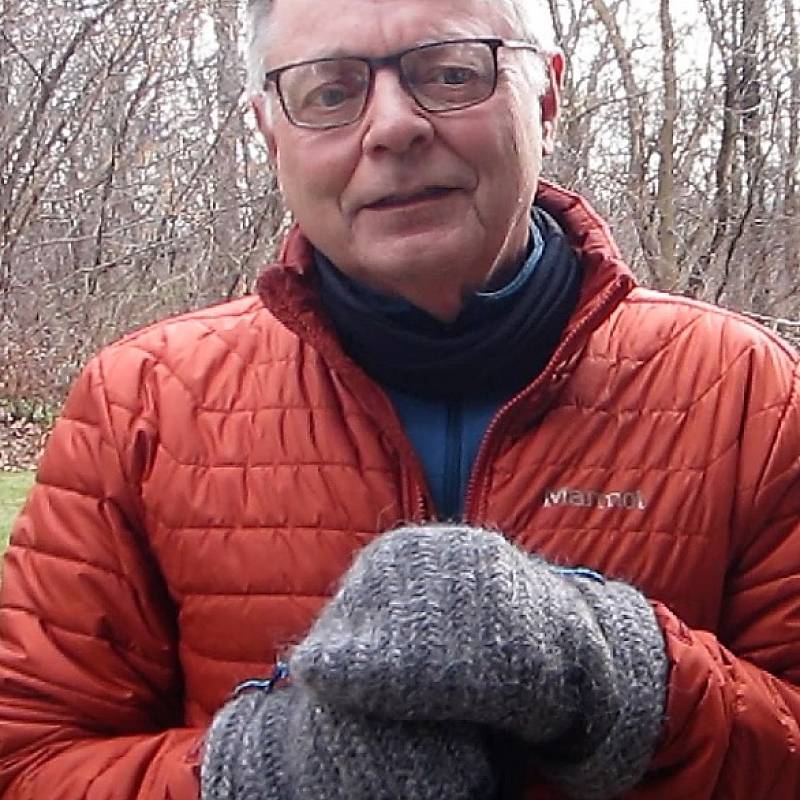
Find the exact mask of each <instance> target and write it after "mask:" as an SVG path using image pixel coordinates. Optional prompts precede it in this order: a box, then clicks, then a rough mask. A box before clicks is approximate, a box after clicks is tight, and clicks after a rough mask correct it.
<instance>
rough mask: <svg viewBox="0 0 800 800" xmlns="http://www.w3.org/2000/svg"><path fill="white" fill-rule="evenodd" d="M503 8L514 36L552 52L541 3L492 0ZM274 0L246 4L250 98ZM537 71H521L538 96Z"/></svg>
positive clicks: (540, 70) (258, 80)
mask: <svg viewBox="0 0 800 800" xmlns="http://www.w3.org/2000/svg"><path fill="white" fill-rule="evenodd" d="M493 2H499V3H501V4H502V5H503V6H504V9H503V13H504V15H505V16H506V17H507V18H508V20H509V22H510V23H511V25H512V27H513V29H514V30H515V31H518V33H517V35H518V36H519V37H520V38H522V39H524V40H525V41H528V42H531V43H532V44H535V45H537V46H538V47H540V48H541V49H542V50H543V51H545V52H551V51H552V50H554V49H555V44H554V39H553V29H552V24H551V18H550V10H549V8H548V7H547V4H546V2H545V0H493ZM274 5H275V0H248V4H247V26H248V31H247V90H248V94H250V95H254V94H256V93H258V92H260V91H261V89H262V88H263V81H264V71H265V65H264V54H265V53H266V52H267V42H268V41H269V37H270V27H271V20H270V14H271V12H272V8H273V6H274ZM536 64H537V68H536V69H530V70H527V69H526V70H525V73H526V76H527V77H528V79H529V80H530V81H531V83H532V85H533V86H534V88H535V89H536V90H537V92H538V93H539V94H542V93H543V92H544V90H545V89H546V87H547V76H546V74H545V70H544V65H543V63H542V61H541V59H536Z"/></svg>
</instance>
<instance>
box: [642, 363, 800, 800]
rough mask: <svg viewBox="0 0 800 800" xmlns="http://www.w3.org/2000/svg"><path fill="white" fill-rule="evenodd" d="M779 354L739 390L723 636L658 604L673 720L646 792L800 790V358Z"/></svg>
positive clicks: (698, 794) (779, 793) (780, 793)
mask: <svg viewBox="0 0 800 800" xmlns="http://www.w3.org/2000/svg"><path fill="white" fill-rule="evenodd" d="M776 349H777V348H776ZM772 355H773V359H770V358H769V356H768V357H767V361H772V363H767V364H762V367H764V368H763V369H756V370H755V371H754V372H753V373H752V374H753V378H752V381H751V384H750V385H749V386H746V387H741V386H739V387H737V390H738V391H743V390H744V391H745V392H746V393H747V396H748V401H747V402H748V407H749V412H748V414H747V415H746V419H745V420H744V422H743V424H742V426H741V429H740V432H739V434H738V445H737V446H738V447H739V448H740V449H739V458H738V463H739V475H738V486H737V492H736V501H735V509H734V511H733V516H732V520H731V530H732V539H731V555H732V558H731V560H730V563H729V566H728V575H727V581H726V587H725V595H724V597H723V600H722V604H721V607H720V619H719V624H718V629H717V632H716V635H714V634H712V633H710V632H707V631H702V630H691V629H689V628H688V627H687V626H686V625H685V624H684V623H683V622H682V621H681V620H679V619H678V618H677V617H676V616H675V615H674V614H672V613H671V612H670V611H669V610H668V609H667V608H665V607H664V606H662V605H659V604H655V605H656V614H657V616H658V618H659V620H660V623H661V625H662V628H663V630H664V633H665V637H666V642H667V650H668V656H669V659H670V662H671V678H670V684H669V689H668V704H667V725H666V732H665V736H664V737H663V742H662V746H661V747H660V749H659V751H658V753H657V754H656V758H655V762H654V764H653V768H652V770H651V773H650V777H649V778H648V780H647V781H646V782H645V784H643V785H642V787H641V793H640V792H639V791H637V792H636V793H635V796H637V797H641V798H645V797H647V798H652V797H659V798H660V797H665V796H670V797H680V798H684V800H687V799H688V798H691V799H692V800H694V799H695V798H697V799H698V800H700V798H725V800H760V799H761V798H764V799H765V800H766V798H772V799H773V800H778V799H780V800H783V798H786V800H788V798H795V797H800V376H798V365H797V359H796V357H795V358H793V359H786V358H780V357H777V356H780V355H785V353H774V352H773V354H772ZM666 786H668V787H669V793H668V794H662V793H660V791H659V789H660V788H665V787H666Z"/></svg>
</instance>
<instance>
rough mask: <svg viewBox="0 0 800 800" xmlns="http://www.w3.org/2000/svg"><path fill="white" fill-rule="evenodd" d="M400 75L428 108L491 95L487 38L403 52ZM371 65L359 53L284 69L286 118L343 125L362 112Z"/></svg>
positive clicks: (491, 63) (492, 81)
mask: <svg viewBox="0 0 800 800" xmlns="http://www.w3.org/2000/svg"><path fill="white" fill-rule="evenodd" d="M398 61H399V69H400V75H401V80H402V82H403V84H404V86H405V87H406V88H407V89H408V91H409V92H410V93H411V95H412V96H413V97H414V99H415V100H416V101H417V103H418V104H419V105H420V106H421V107H422V108H424V109H425V110H427V111H450V110H455V109H458V108H466V107H467V106H470V105H475V104H476V103H480V102H482V101H483V100H486V99H487V98H488V97H490V96H491V94H492V92H493V91H494V88H495V81H496V75H495V73H496V67H495V56H494V52H493V50H492V47H491V46H490V45H489V44H487V43H486V42H442V43H438V44H433V45H422V46H421V47H418V48H415V49H413V50H409V51H407V52H406V53H403V54H402V55H401V56H400V58H399V59H398ZM371 69H372V68H371V66H370V64H369V62H368V61H367V60H364V59H360V58H332V59H322V60H319V61H312V62H307V63H304V64H297V65H295V66H291V67H288V68H287V69H285V70H284V71H283V72H282V73H281V75H280V78H279V82H278V88H279V91H280V94H281V98H282V100H283V104H284V107H285V109H286V113H287V114H288V116H289V118H290V119H291V120H292V121H293V122H295V123H296V124H298V125H305V126H307V127H314V128H328V127H336V126H339V125H347V124H349V123H350V122H354V121H355V120H356V119H358V117H359V116H360V115H361V113H362V111H363V110H364V106H365V105H366V102H367V97H368V94H369V88H370V83H371V74H370V73H371Z"/></svg>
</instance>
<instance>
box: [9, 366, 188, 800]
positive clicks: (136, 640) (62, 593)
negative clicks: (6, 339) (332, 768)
mask: <svg viewBox="0 0 800 800" xmlns="http://www.w3.org/2000/svg"><path fill="white" fill-rule="evenodd" d="M102 371H103V368H102V364H101V361H100V360H99V359H96V360H95V361H94V362H92V363H91V364H90V365H89V366H88V367H87V369H86V370H85V372H84V373H83V375H82V376H81V377H80V378H79V379H78V381H77V383H76V385H75V387H74V388H73V391H72V392H71V394H70V398H69V400H68V401H67V404H66V406H65V408H64V412H63V414H62V416H61V418H60V420H59V421H58V423H57V424H56V426H55V429H54V431H53V433H52V434H51V437H50V440H49V442H48V445H47V448H46V451H45V455H44V457H43V459H42V462H41V464H40V467H39V472H38V475H37V481H36V485H35V486H34V488H33V490H32V492H31V495H30V497H29V499H28V502H27V504H26V506H25V508H24V510H23V512H22V514H21V515H20V517H19V518H18V520H17V522H16V525H15V527H14V530H13V533H12V539H11V544H10V546H9V548H8V550H7V552H6V555H5V560H4V565H3V581H2V594H1V595H0V600H1V602H0V797H2V798H4V800H41V799H42V798H45V797H53V798H59V799H60V800H134V798H138V799H141V800H145V798H146V800H161V799H162V798H164V800H166V799H167V798H170V799H171V800H195V799H196V798H197V796H198V786H197V780H196V777H195V769H194V761H195V760H196V757H195V753H196V751H197V750H198V749H199V745H198V743H199V741H200V739H201V737H202V731H200V730H194V729H190V728H185V727H181V725H182V718H183V709H182V696H183V688H182V682H181V671H180V667H179V662H178V657H177V643H176V639H177V636H176V621H175V613H174V608H173V606H172V604H171V602H170V598H169V596H168V594H167V591H166V589H165V586H164V584H163V580H162V578H161V577H160V573H159V571H158V570H157V569H156V567H155V564H154V562H153V558H152V554H151V553H150V552H149V550H148V547H147V543H146V541H145V538H144V536H143V535H142V532H141V531H142V524H141V512H140V503H139V496H138V495H139V493H138V491H137V489H136V486H137V485H138V483H137V482H138V480H139V478H140V477H141V476H140V475H138V476H137V474H136V471H137V470H141V469H144V468H145V465H146V461H147V459H146V453H145V452H144V450H145V445H144V444H143V442H145V441H146V440H147V438H148V437H147V436H145V435H144V433H143V431H144V429H145V427H146V425H147V422H146V421H145V420H143V419H142V415H141V414H138V413H137V409H136V408H134V407H131V408H124V407H122V405H120V404H116V405H112V404H110V403H109V402H108V401H107V398H106V394H105V391H104V388H103V381H102ZM132 379H134V378H132ZM131 405H132V406H135V402H134V401H131ZM115 429H117V431H120V430H125V432H126V436H125V441H126V443H125V445H124V448H123V451H121V450H120V442H119V441H115V438H116V439H119V438H120V437H118V436H115V434H114V430H115Z"/></svg>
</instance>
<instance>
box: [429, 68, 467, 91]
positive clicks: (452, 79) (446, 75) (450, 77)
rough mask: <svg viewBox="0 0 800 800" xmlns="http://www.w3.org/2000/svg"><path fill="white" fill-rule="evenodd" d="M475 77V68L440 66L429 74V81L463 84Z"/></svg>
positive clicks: (455, 84)
mask: <svg viewBox="0 0 800 800" xmlns="http://www.w3.org/2000/svg"><path fill="white" fill-rule="evenodd" d="M476 77H477V76H476V73H475V70H473V69H469V67H441V68H439V69H438V70H437V71H436V72H435V73H434V74H433V75H432V76H431V82H433V83H441V84H445V85H447V86H463V85H464V84H465V83H469V82H470V81H474V80H475V78H476Z"/></svg>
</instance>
